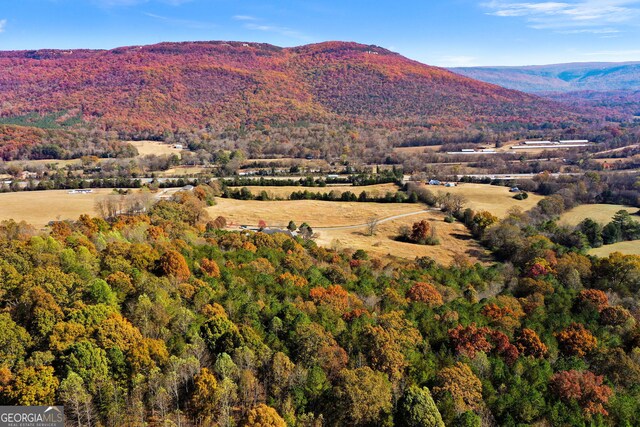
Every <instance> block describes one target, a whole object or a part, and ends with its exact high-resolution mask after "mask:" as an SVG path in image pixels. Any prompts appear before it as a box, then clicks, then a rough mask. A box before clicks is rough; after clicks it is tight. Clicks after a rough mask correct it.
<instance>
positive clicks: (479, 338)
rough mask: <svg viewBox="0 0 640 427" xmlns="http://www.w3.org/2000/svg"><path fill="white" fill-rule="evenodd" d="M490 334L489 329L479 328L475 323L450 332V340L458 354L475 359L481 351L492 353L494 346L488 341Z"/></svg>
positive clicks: (458, 327)
mask: <svg viewBox="0 0 640 427" xmlns="http://www.w3.org/2000/svg"><path fill="white" fill-rule="evenodd" d="M488 333H489V328H478V327H477V326H476V324H475V323H472V324H471V325H469V326H462V325H458V326H456V327H455V328H454V329H450V330H449V340H450V341H451V344H452V345H453V348H454V349H455V351H456V352H457V353H461V354H464V355H467V356H469V357H470V358H471V359H473V358H475V357H476V353H477V352H479V351H483V352H485V353H488V352H489V351H491V349H492V345H491V343H490V342H489V341H488V340H487V334H488Z"/></svg>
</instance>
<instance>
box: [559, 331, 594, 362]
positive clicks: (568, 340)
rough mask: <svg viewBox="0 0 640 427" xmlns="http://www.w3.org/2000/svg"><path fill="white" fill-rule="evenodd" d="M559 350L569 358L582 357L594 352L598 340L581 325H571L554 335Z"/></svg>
mask: <svg viewBox="0 0 640 427" xmlns="http://www.w3.org/2000/svg"><path fill="white" fill-rule="evenodd" d="M556 338H557V339H558V345H559V347H560V350H561V351H562V352H563V353H565V354H567V355H570V356H578V357H584V356H585V355H587V354H588V353H590V352H592V351H593V350H595V348H596V347H597V346H598V340H597V339H596V337H594V336H593V335H592V334H591V332H589V331H588V330H587V329H585V327H584V325H582V324H581V323H572V324H571V325H570V326H569V327H568V328H566V329H564V330H562V331H560V332H559V333H557V334H556Z"/></svg>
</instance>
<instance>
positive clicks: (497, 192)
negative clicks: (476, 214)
mask: <svg viewBox="0 0 640 427" xmlns="http://www.w3.org/2000/svg"><path fill="white" fill-rule="evenodd" d="M425 187H426V188H427V189H429V190H431V191H432V192H433V193H434V194H436V195H437V194H438V193H439V192H442V193H444V194H446V193H451V194H459V195H461V196H464V197H465V198H466V199H467V201H468V202H467V204H466V207H469V208H471V209H473V210H476V211H478V210H486V211H489V212H491V213H492V214H494V215H495V216H497V217H498V218H503V217H504V216H505V215H506V214H507V212H508V211H509V209H511V208H512V207H519V208H521V209H522V210H523V211H528V210H529V209H531V208H533V207H534V206H535V205H536V204H537V203H538V202H539V201H540V200H542V199H543V197H542V196H539V195H536V194H532V193H529V198H528V199H526V200H516V199H514V198H513V196H514V195H515V194H514V193H510V192H509V188H508V187H502V186H497V185H489V184H466V183H459V184H458V185H457V186H456V187H443V186H434V185H425Z"/></svg>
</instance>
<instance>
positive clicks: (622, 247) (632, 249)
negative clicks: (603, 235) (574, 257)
mask: <svg viewBox="0 0 640 427" xmlns="http://www.w3.org/2000/svg"><path fill="white" fill-rule="evenodd" d="M614 252H621V253H623V254H625V255H640V240H631V241H629V242H618V243H614V244H613V245H604V246H600V247H599V248H594V249H591V250H590V251H589V255H594V256H598V257H607V256H609V255H610V254H612V253H614Z"/></svg>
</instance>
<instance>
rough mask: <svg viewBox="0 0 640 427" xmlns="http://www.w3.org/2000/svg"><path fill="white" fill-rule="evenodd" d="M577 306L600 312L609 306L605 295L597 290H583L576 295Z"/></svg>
mask: <svg viewBox="0 0 640 427" xmlns="http://www.w3.org/2000/svg"><path fill="white" fill-rule="evenodd" d="M578 304H580V306H588V307H590V308H593V309H594V310H596V311H598V312H600V311H602V309H603V308H605V307H607V306H608V305H609V298H608V297H607V294H605V293H604V292H602V291H601V290H598V289H585V290H583V291H580V294H579V295H578Z"/></svg>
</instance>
